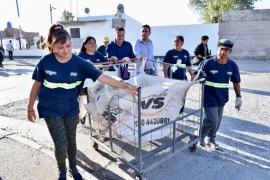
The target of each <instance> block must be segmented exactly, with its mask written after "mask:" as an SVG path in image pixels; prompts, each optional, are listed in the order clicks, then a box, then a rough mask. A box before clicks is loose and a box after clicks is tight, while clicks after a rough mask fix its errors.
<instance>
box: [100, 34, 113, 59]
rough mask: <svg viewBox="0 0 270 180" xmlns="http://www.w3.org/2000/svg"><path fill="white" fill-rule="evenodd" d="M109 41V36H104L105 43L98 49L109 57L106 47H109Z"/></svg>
mask: <svg viewBox="0 0 270 180" xmlns="http://www.w3.org/2000/svg"><path fill="white" fill-rule="evenodd" d="M109 42H110V39H109V37H107V36H105V37H104V38H103V44H102V45H101V46H99V47H98V49H97V52H100V53H101V54H103V56H104V57H107V54H106V48H107V45H108V44H109Z"/></svg>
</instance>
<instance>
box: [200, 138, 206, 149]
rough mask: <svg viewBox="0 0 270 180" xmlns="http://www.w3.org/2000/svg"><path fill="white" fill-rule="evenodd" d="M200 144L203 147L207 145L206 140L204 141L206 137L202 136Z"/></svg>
mask: <svg viewBox="0 0 270 180" xmlns="http://www.w3.org/2000/svg"><path fill="white" fill-rule="evenodd" d="M200 145H201V146H202V147H205V141H204V138H201V139H200Z"/></svg>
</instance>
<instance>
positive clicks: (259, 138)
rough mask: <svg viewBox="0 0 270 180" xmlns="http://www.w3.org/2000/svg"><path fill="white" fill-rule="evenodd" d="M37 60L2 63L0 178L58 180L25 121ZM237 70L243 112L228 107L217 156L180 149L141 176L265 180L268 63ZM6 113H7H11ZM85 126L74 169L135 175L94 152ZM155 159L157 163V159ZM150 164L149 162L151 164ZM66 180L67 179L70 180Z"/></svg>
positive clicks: (269, 166)
mask: <svg viewBox="0 0 270 180" xmlns="http://www.w3.org/2000/svg"><path fill="white" fill-rule="evenodd" d="M36 62H37V61H36V60H31V59H18V60H16V61H4V65H5V67H6V68H5V69H0V82H1V85H0V92H1V93H0V99H1V100H0V118H1V120H0V122H1V123H0V142H1V143H0V159H1V160H0V162H1V166H0V179H1V178H2V179H3V180H9V179H25V180H32V179H48V180H51V179H57V167H56V162H55V159H54V154H53V143H52V141H51V138H50V136H49V133H48V130H47V128H46V125H45V123H44V121H43V120H40V121H39V122H38V123H36V124H33V123H30V122H28V121H26V120H25V116H26V114H25V116H24V113H23V112H25V109H26V107H25V106H26V103H27V98H28V95H29V92H30V89H31V85H32V80H31V75H32V72H33V69H34V66H35V64H36ZM236 62H237V63H238V65H239V69H240V70H241V77H242V83H241V86H242V96H243V102H244V104H243V108H242V109H241V111H239V112H238V111H236V110H235V109H234V107H233V106H234V93H233V90H232V89H230V96H231V97H232V98H231V99H230V101H229V102H228V103H227V105H226V107H225V111H224V118H223V121H222V124H221V127H220V130H219V132H218V137H217V141H218V142H219V144H220V146H221V148H222V151H214V150H213V149H210V148H202V147H200V146H198V148H197V151H196V152H194V153H190V152H189V151H188V149H186V150H183V151H182V152H180V153H179V154H177V155H176V156H174V157H172V158H169V159H168V160H166V161H164V162H163V163H162V164H161V165H159V166H157V167H155V168H154V169H152V170H150V171H148V172H146V173H145V174H144V177H145V178H146V179H150V180H151V179H155V180H156V179H161V180H163V179H200V180H204V179H205V180H206V179H207V180H209V179H210V180H211V179H213V180H214V179H222V180H223V179H224V180H226V179H228V180H229V179H230V180H231V179H235V180H239V179H240V180H242V179H243V180H258V179H260V180H268V179H269V177H270V171H269V170H270V160H269V157H270V118H269V117H270V112H268V110H269V109H270V107H269V106H270V86H269V83H270V78H269V77H270V61H240V60H237V61H236ZM10 109H11V110H10ZM88 132H89V129H87V124H86V125H81V124H80V125H79V127H78V137H77V142H78V167H79V170H80V172H81V173H82V175H83V176H84V178H85V179H133V178H134V176H135V173H134V171H133V170H132V169H131V168H129V166H127V165H126V164H124V163H122V162H120V161H115V159H114V158H113V157H112V156H110V155H109V154H108V153H106V152H105V151H104V150H103V149H102V148H101V150H98V151H96V150H94V148H93V147H92V141H91V140H90V138H89V134H88ZM157 160H160V159H157ZM154 161H155V160H153V163H154ZM69 179H71V178H69Z"/></svg>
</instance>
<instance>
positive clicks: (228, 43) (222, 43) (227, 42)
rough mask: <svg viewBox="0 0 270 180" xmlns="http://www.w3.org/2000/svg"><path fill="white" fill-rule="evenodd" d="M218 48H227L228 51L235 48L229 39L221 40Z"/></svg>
mask: <svg viewBox="0 0 270 180" xmlns="http://www.w3.org/2000/svg"><path fill="white" fill-rule="evenodd" d="M218 47H221V48H227V49H230V50H232V47H233V41H231V40H229V39H220V40H219V41H218Z"/></svg>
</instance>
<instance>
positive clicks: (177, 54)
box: [163, 49, 191, 80]
mask: <svg viewBox="0 0 270 180" xmlns="http://www.w3.org/2000/svg"><path fill="white" fill-rule="evenodd" d="M178 61H179V62H181V65H183V67H187V66H191V62H190V56H189V52H188V51H187V50H185V49H182V50H181V51H177V50H176V49H172V50H169V51H168V52H167V53H166V55H165V58H164V60H163V62H165V63H170V64H177V62H178ZM171 67H172V66H170V67H169V68H168V77H170V72H171ZM172 78H173V79H180V80H187V76H186V69H183V68H177V70H176V71H175V72H173V73H172Z"/></svg>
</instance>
